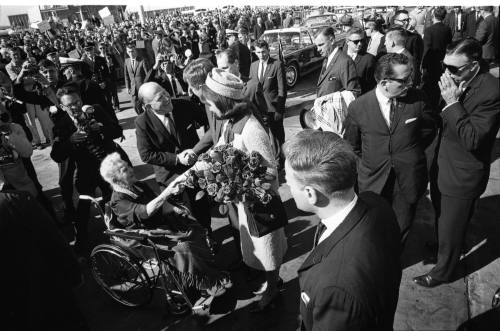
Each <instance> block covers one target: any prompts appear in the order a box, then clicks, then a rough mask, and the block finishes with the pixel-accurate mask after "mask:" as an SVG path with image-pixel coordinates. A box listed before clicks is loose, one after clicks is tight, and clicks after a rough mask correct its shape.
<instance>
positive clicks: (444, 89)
mask: <svg viewBox="0 0 500 331" xmlns="http://www.w3.org/2000/svg"><path fill="white" fill-rule="evenodd" d="M438 85H439V89H440V90H441V96H442V97H443V100H444V101H445V102H446V105H449V104H452V103H454V102H457V101H458V99H459V98H460V96H461V95H462V93H463V90H464V85H465V81H463V82H461V83H460V85H459V86H457V84H456V83H455V81H454V80H453V78H451V76H450V74H449V73H447V72H445V73H444V74H442V75H441V79H440V81H439V82H438Z"/></svg>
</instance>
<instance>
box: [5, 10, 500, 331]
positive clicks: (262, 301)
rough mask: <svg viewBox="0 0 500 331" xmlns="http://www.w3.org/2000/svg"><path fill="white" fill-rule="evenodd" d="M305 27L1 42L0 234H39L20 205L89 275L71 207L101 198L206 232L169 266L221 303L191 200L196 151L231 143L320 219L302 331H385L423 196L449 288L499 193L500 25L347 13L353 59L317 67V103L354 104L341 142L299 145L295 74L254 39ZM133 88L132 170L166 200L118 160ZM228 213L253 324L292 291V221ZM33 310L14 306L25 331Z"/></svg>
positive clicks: (127, 212)
mask: <svg viewBox="0 0 500 331" xmlns="http://www.w3.org/2000/svg"><path fill="white" fill-rule="evenodd" d="M292 15H293V12H287V11H278V10H277V9H276V10H274V9H273V10H271V9H265V8H260V9H249V8H243V9H237V8H235V9H231V10H230V11H227V12H220V11H219V12H216V13H212V14H209V15H205V16H194V17H182V16H181V15H157V16H156V17H154V18H149V19H146V21H145V22H144V23H143V24H141V23H138V22H136V21H135V20H133V19H131V20H125V21H123V22H121V23H118V24H115V25H112V26H104V25H103V24H102V22H100V21H99V20H97V19H95V20H94V21H93V22H92V23H88V22H87V24H86V25H85V26H84V27H83V28H82V24H81V23H75V24H71V25H70V26H69V27H64V28H63V27H62V26H60V25H57V24H52V27H51V29H50V30H49V31H47V32H46V33H40V32H37V31H34V32H33V31H29V32H24V33H21V34H18V35H13V36H9V37H2V38H1V42H0V86H1V90H0V100H1V103H0V130H1V131H0V138H1V145H0V194H1V195H0V215H2V221H1V222H2V224H4V223H5V224H8V223H15V222H14V221H16V217H23V218H26V217H31V216H29V215H27V214H26V215H24V214H23V215H21V216H15V213H16V211H15V209H16V208H17V207H15V206H16V205H23V206H24V205H27V204H33V205H37V204H40V205H41V206H43V209H44V210H45V212H44V211H40V213H41V214H43V215H45V216H44V217H46V218H47V219H52V220H54V222H53V226H54V227H56V226H57V227H64V226H66V225H71V224H73V223H74V224H75V238H76V242H75V243H74V246H73V249H74V252H75V253H76V254H77V255H78V256H81V257H88V255H89V253H90V248H91V247H89V245H90V244H89V243H90V240H89V234H88V221H89V217H90V203H89V201H87V200H78V202H77V204H76V206H75V204H74V199H73V196H74V194H75V193H77V194H78V195H91V196H94V195H95V194H96V189H97V188H99V190H100V192H101V194H102V197H103V202H104V203H107V202H109V203H110V206H111V208H112V210H113V212H114V213H115V215H116V216H117V219H118V223H119V224H120V226H121V227H123V228H126V229H131V228H153V227H157V226H160V225H163V226H167V227H170V228H175V229H177V228H178V227H181V228H185V227H189V228H192V229H196V231H194V233H197V235H196V237H192V238H188V239H187V240H188V241H189V242H192V245H187V246H186V247H184V246H183V248H182V250H179V251H178V252H177V253H178V255H177V258H176V259H174V260H172V263H173V264H175V265H176V267H177V268H178V270H179V272H180V273H181V274H190V275H191V276H190V277H191V278H190V279H194V281H193V282H194V283H195V284H196V287H197V288H198V289H200V290H207V291H208V292H210V293H214V294H218V293H219V294H220V293H223V292H224V289H225V288H228V287H230V286H231V280H230V277H229V276H228V274H227V273H225V272H221V271H220V270H217V267H216V266H214V265H213V264H212V263H209V260H210V257H209V255H210V247H208V246H207V244H206V243H205V244H204V243H203V242H204V241H203V240H201V241H200V238H201V237H203V236H210V233H211V217H210V215H211V213H210V210H211V208H212V207H213V205H212V204H211V202H210V201H209V200H208V199H207V198H206V197H205V198H201V199H200V198H199V197H197V196H196V192H194V191H192V190H190V189H189V188H185V187H184V189H181V187H183V185H182V183H183V181H184V180H185V176H184V174H185V173H186V171H187V170H188V169H190V168H191V167H195V166H196V164H197V163H198V162H199V161H198V156H199V155H200V154H201V153H203V152H205V151H207V150H209V149H210V148H213V147H216V146H218V145H222V144H228V143H231V144H232V145H233V146H234V147H235V148H237V149H240V150H242V151H244V152H248V153H249V152H252V151H257V152H259V153H260V154H261V155H262V157H263V159H264V160H265V163H266V165H267V166H268V167H269V168H270V169H272V172H273V174H274V175H275V176H274V177H275V178H276V179H275V180H274V181H273V182H272V183H271V189H272V190H274V191H276V192H277V189H278V187H279V182H278V179H277V178H278V175H277V174H278V172H279V171H284V172H285V174H286V183H287V184H288V185H289V187H290V190H291V193H292V196H293V198H294V200H295V202H296V204H297V207H298V208H299V209H302V210H304V211H308V212H312V213H314V214H316V215H317V216H318V217H319V218H320V222H319V225H318V228H317V232H316V236H315V239H314V247H313V249H312V251H311V253H310V255H309V257H308V258H307V259H306V260H305V261H304V263H303V264H302V266H301V267H300V268H299V270H298V275H299V281H300V288H301V294H300V298H301V303H300V304H301V306H300V312H301V316H302V323H303V327H304V329H305V330H313V329H319V328H323V329H329V330H358V329H359V330H361V329H363V330H367V329H369V330H387V329H392V325H393V321H394V314H395V310H396V305H397V300H398V291H399V285H400V281H401V273H402V270H401V263H400V257H401V252H402V250H403V249H404V247H405V244H406V239H407V237H408V234H409V233H410V232H411V230H412V225H413V221H414V218H415V214H416V208H417V204H418V201H419V200H420V199H421V198H422V196H423V195H424V192H425V190H426V188H427V187H428V186H429V187H430V193H431V200H432V204H433V207H434V211H435V215H436V218H435V220H436V238H435V242H432V243H429V245H428V247H427V249H428V250H429V252H430V254H431V257H432V258H433V259H434V263H436V265H435V267H434V268H433V269H432V270H431V271H430V272H429V273H427V274H425V275H421V276H419V277H416V278H414V282H415V283H416V284H418V285H420V286H423V287H435V286H438V285H440V284H443V283H447V282H450V281H451V280H452V279H453V274H454V272H455V271H456V269H457V265H458V263H459V260H460V255H461V253H462V250H463V245H464V238H465V234H466V232H467V225H468V223H469V221H470V219H471V216H472V213H473V211H474V208H475V205H476V203H477V201H478V199H479V197H480V195H481V194H482V193H483V192H484V190H485V188H486V183H487V181H488V176H489V169H490V161H491V159H490V158H491V151H492V148H493V144H494V141H495V137H496V135H497V132H498V129H499V126H500V94H499V88H498V87H499V84H498V79H496V78H494V77H493V76H492V75H491V74H490V73H489V69H490V68H491V67H494V66H496V65H497V64H498V59H499V49H500V48H499V45H498V43H499V40H500V38H499V26H498V17H495V15H494V13H493V7H491V6H484V7H478V8H474V7H470V8H465V9H462V8H460V7H453V8H451V10H450V9H448V10H447V9H446V8H445V7H425V8H424V7H416V8H415V9H413V10H411V11H407V10H405V9H402V8H394V9H392V10H390V11H388V12H387V13H383V14H381V13H378V12H377V11H376V10H375V9H373V10H365V9H363V10H361V11H359V12H355V13H352V14H349V13H347V12H345V13H343V14H342V16H340V17H339V22H340V24H341V25H342V29H343V30H344V31H345V32H346V34H345V40H343V42H342V43H340V44H339V43H338V41H339V40H338V37H336V29H334V27H326V28H324V29H322V30H321V31H320V32H319V33H318V34H317V35H316V36H315V38H314V43H315V45H316V47H317V49H318V52H319V53H320V54H321V56H322V57H324V61H323V66H322V68H321V71H320V73H319V77H318V82H317V89H316V95H317V98H328V97H329V96H332V95H334V94H335V93H338V92H340V93H343V94H342V96H343V97H345V96H346V95H347V94H349V96H350V98H351V99H352V100H353V101H351V102H349V104H348V105H345V108H346V109H344V110H345V113H346V116H345V118H341V119H340V121H341V122H342V123H341V125H340V127H342V130H341V131H340V132H334V133H333V132H322V131H321V130H310V129H306V130H303V131H301V132H299V133H298V134H297V135H295V136H293V137H286V136H285V130H284V127H283V118H284V115H285V113H286V107H285V104H286V99H287V84H286V79H285V63H283V62H282V61H280V59H278V58H276V59H275V58H273V57H271V56H270V46H269V45H268V43H267V42H266V41H264V40H262V39H259V37H260V36H261V35H262V33H263V32H264V31H265V30H266V29H274V28H278V27H289V26H293V24H295V23H297V22H296V20H295V21H294V20H293V16H292ZM497 15H498V14H497ZM122 79H123V83H124V85H125V89H126V91H127V92H128V94H129V95H130V98H131V101H132V105H133V108H134V109H135V112H136V113H137V118H136V119H135V132H136V138H137V150H138V154H139V156H140V158H141V160H142V161H143V162H144V163H146V164H149V165H152V166H153V169H154V175H155V180H156V182H157V184H158V185H159V187H160V189H161V193H160V194H159V195H156V194H155V193H153V191H152V190H151V188H149V187H148V186H147V185H145V184H144V183H141V182H139V181H137V179H136V178H135V176H134V173H133V168H132V164H131V162H130V160H129V157H128V156H127V154H126V153H125V151H124V150H123V149H122V148H121V147H120V144H119V143H117V141H118V140H120V139H122V140H123V129H122V128H121V126H120V125H119V122H118V119H117V115H116V114H117V113H118V112H120V111H121V110H122V109H121V108H120V101H119V100H118V88H119V81H120V80H122ZM346 93H347V94H346ZM35 119H38V121H39V123H40V127H41V128H42V131H43V132H42V133H43V137H44V138H45V141H42V138H41V134H40V132H38V129H37V125H36V122H35ZM313 120H314V119H313ZM303 124H304V123H303ZM309 124H311V123H309ZM304 126H305V127H307V126H308V124H307V123H306V124H304ZM312 126H313V125H312V124H311V127H312ZM201 127H203V128H204V131H205V133H204V135H203V136H202V137H201V138H199V136H198V133H197V129H199V128H201ZM49 146H50V148H51V152H50V156H51V158H52V159H53V160H54V162H56V163H57V164H58V169H59V187H60V190H61V196H62V201H63V215H62V216H61V215H58V214H57V213H56V211H55V209H54V206H53V205H52V202H51V201H49V200H48V199H47V197H46V196H45V195H44V192H43V189H42V186H41V185H40V182H39V180H38V177H37V169H35V167H34V166H33V163H32V161H31V156H32V153H33V149H34V148H38V149H43V148H48V147H49ZM30 197H33V198H34V199H35V200H36V202H35V201H33V199H30ZM177 206H183V208H184V207H185V208H187V209H186V210H188V211H189V213H190V214H191V218H190V219H189V221H188V220H187V217H186V216H182V217H181V216H178V215H177V216H175V217H177V218H180V220H177V221H176V224H175V226H174V225H173V224H169V220H172V219H173V218H175V217H174V216H172V212H173V211H176V210H178V208H177ZM227 206H228V216H227V217H228V221H229V223H230V226H231V229H232V235H233V237H234V239H235V242H236V243H237V255H238V261H237V262H236V263H234V264H233V265H231V266H228V267H229V268H230V269H242V270H245V271H246V272H248V273H252V272H255V271H256V270H257V271H260V272H262V273H263V274H264V275H265V281H264V283H263V284H261V286H260V288H259V289H258V290H257V291H256V292H255V294H256V295H258V296H259V300H258V301H256V303H255V305H254V306H253V307H252V311H254V312H260V311H263V310H265V309H266V308H267V307H268V306H269V305H270V304H271V303H272V302H273V300H274V299H275V298H276V296H277V295H278V294H279V291H280V288H281V286H282V284H283V281H282V279H281V278H280V276H279V270H280V266H281V264H282V262H283V257H284V255H285V252H286V250H287V241H286V237H285V232H284V226H285V225H286V223H287V221H286V219H285V220H281V219H279V220H277V221H276V222H275V225H276V226H274V227H272V228H270V229H269V228H268V229H266V231H263V232H262V233H258V235H255V233H252V230H251V228H252V227H255V222H258V218H257V217H256V215H255V213H254V212H253V211H252V209H250V208H249V207H248V205H247V204H246V203H245V202H242V201H239V202H232V203H228V204H227ZM23 208H24V209H26V207H23ZM279 208H283V206H282V204H281V202H280V203H279V204H278V206H275V207H273V208H268V209H269V210H266V211H264V212H263V213H264V214H267V215H271V216H273V215H278V214H279V210H278V209H279ZM160 210H162V211H161V212H160ZM21 211H22V212H26V210H19V211H17V212H21ZM174 213H175V212H174ZM4 215H6V216H5V217H4ZM260 216H261V215H260ZM260 216H259V217H260ZM273 217H274V216H273ZM273 217H272V218H273ZM193 220H196V222H194V223H193V222H192V221H193ZM45 223H47V224H48V223H49V222H45ZM180 223H182V226H180V225H179V224H180ZM195 223H196V224H195ZM2 226H3V225H2ZM47 226H49V225H47ZM56 232H57V230H54V233H56ZM51 236H52V237H54V236H56V237H57V235H54V234H51ZM200 242H202V243H201V244H200ZM60 244H61V243H60V242H59V241H58V245H60ZM49 246H50V245H49ZM55 246H56V245H54V247H55ZM63 251H64V252H66V251H65V250H63ZM64 252H63V253H64ZM63 253H61V254H63ZM63 255H64V256H63V258H64V259H65V260H67V259H70V257H69V255H68V254H66V253H64V254H63ZM186 256H187V257H186ZM51 265H52V264H51ZM68 265H69V264H68ZM75 268H77V266H74V267H73V269H72V270H71V273H72V274H74V275H75V276H74V278H75V279H76V280H73V281H70V282H68V286H70V285H74V284H77V283H78V281H77V280H78V279H79V278H78V277H77V276H76V275H77V274H78V272H77V271H75V270H74V269H75ZM61 286H62V285H61ZM64 295H66V296H69V294H67V293H66V292H64ZM21 306H22V303H19V304H18V305H16V306H14V307H13V312H12V316H13V318H15V317H16V316H18V315H16V314H17V313H18V312H17V311H15V309H17V308H19V307H21ZM31 308H33V307H31ZM36 316H39V314H38V313H37V315H36ZM68 316H69V317H71V316H73V315H72V314H68ZM79 318H80V317H79ZM45 322H47V321H45ZM30 323H31V322H30ZM42 323H43V321H42ZM61 323H62V322H61ZM79 323H80V324H82V323H83V324H82V325H84V322H81V321H80V322H79ZM63 329H64V328H63Z"/></svg>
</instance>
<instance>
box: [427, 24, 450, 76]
mask: <svg viewBox="0 0 500 331" xmlns="http://www.w3.org/2000/svg"><path fill="white" fill-rule="evenodd" d="M451 39H452V35H451V29H450V28H449V27H448V26H447V25H445V24H444V23H442V22H437V23H435V24H433V25H431V26H430V27H428V28H427V29H425V32H424V56H423V60H422V68H423V69H425V70H426V71H427V73H428V74H429V75H431V76H433V77H440V76H441V71H442V70H441V61H442V60H443V59H444V56H445V54H446V46H447V45H448V44H449V43H451Z"/></svg>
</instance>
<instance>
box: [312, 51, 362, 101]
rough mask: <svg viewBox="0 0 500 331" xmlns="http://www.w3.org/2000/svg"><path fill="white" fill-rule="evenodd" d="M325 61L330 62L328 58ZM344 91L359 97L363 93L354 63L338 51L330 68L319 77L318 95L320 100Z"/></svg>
mask: <svg viewBox="0 0 500 331" xmlns="http://www.w3.org/2000/svg"><path fill="white" fill-rule="evenodd" d="M323 61H328V58H325V59H324V60H323ZM325 63H326V62H324V64H325ZM343 90H347V91H352V92H353V93H354V94H355V95H358V94H359V93H361V86H360V84H359V79H358V73H357V71H356V65H355V64H354V61H353V60H352V59H351V58H350V57H349V56H347V55H346V54H345V53H343V52H342V51H341V50H340V49H338V50H337V53H336V54H335V55H334V56H333V59H332V61H331V62H330V64H329V65H328V67H327V68H326V69H325V70H324V71H323V70H322V72H321V73H320V75H319V78H318V84H317V87H316V95H317V97H318V98H319V97H321V96H324V95H327V94H330V93H333V92H337V91H343Z"/></svg>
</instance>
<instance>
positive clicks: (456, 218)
mask: <svg viewBox="0 0 500 331" xmlns="http://www.w3.org/2000/svg"><path fill="white" fill-rule="evenodd" d="M481 51H482V49H481V44H480V43H479V42H477V41H476V40H474V39H465V40H460V41H455V42H453V43H451V44H450V45H449V46H448V47H447V49H446V55H445V57H444V60H443V64H444V67H445V72H444V73H443V75H442V76H441V79H440V81H439V88H440V90H441V96H442V98H443V101H444V103H445V104H446V105H445V106H444V108H443V109H442V111H441V118H442V129H441V135H440V138H441V140H440V144H438V149H439V150H438V154H437V155H438V156H437V169H438V170H437V183H434V185H433V183H432V182H431V188H433V187H434V188H437V189H438V191H437V192H436V191H434V192H431V193H433V194H432V203H433V205H434V209H435V211H436V216H437V224H436V227H437V236H438V238H437V240H438V249H437V263H436V265H435V266H434V268H433V269H432V270H431V271H430V272H429V273H427V274H424V275H422V276H418V277H415V278H414V279H413V280H414V282H415V283H417V284H418V285H420V286H424V287H434V286H437V285H440V284H442V283H447V282H450V281H452V280H453V279H454V278H453V277H454V272H455V270H456V267H457V265H458V262H459V260H460V254H461V252H462V245H463V243H464V239H465V234H466V231H467V225H468V224H469V221H470V219H471V216H472V214H473V211H474V207H475V205H476V202H477V200H478V198H479V197H480V196H481V194H482V193H483V192H484V190H485V189H486V184H487V183H488V177H489V173H490V163H491V151H492V149H493V145H494V142H495V137H496V134H497V132H498V129H499V125H500V92H499V91H500V90H499V88H498V79H497V78H495V77H493V76H492V75H491V74H490V73H489V72H488V69H487V68H485V67H484V66H481V65H480V62H481V56H482V52H481ZM431 181H432V178H431ZM436 184H437V185H436Z"/></svg>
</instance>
